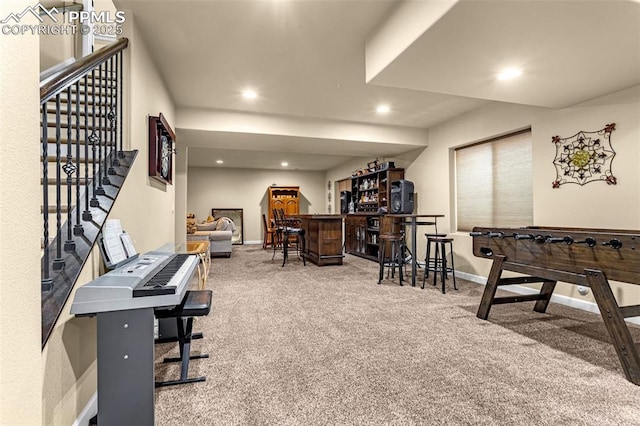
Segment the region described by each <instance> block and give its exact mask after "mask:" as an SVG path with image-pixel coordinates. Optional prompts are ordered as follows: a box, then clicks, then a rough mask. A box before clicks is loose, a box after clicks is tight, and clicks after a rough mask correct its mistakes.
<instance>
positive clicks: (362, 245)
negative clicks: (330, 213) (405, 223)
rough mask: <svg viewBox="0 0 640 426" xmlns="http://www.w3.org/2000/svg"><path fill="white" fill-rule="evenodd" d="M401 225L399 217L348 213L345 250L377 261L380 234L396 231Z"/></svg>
mask: <svg viewBox="0 0 640 426" xmlns="http://www.w3.org/2000/svg"><path fill="white" fill-rule="evenodd" d="M401 226H402V225H401V221H400V220H399V219H397V218H393V217H389V216H384V215H378V214H366V213H356V214H350V215H348V216H347V217H346V219H345V251H346V252H347V253H349V254H354V255H356V256H360V257H364V258H366V259H370V260H375V261H377V260H378V253H379V251H378V249H379V247H380V234H381V233H398V232H400V228H401ZM385 251H386V250H385ZM388 254H389V253H387V255H388Z"/></svg>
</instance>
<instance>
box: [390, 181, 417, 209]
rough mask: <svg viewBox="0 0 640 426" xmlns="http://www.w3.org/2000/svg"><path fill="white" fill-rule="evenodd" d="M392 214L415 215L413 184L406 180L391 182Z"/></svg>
mask: <svg viewBox="0 0 640 426" xmlns="http://www.w3.org/2000/svg"><path fill="white" fill-rule="evenodd" d="M391 213H400V214H402V213H405V214H408V213H413V182H411V181H408V180H404V179H401V180H396V181H393V182H391Z"/></svg>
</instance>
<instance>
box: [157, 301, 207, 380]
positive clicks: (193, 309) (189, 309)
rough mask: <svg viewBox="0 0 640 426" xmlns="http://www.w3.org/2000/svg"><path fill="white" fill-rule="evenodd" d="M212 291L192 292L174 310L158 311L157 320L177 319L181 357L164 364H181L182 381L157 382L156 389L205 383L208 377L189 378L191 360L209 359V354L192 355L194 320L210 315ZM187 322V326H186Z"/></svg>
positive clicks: (166, 361) (164, 360)
mask: <svg viewBox="0 0 640 426" xmlns="http://www.w3.org/2000/svg"><path fill="white" fill-rule="evenodd" d="M212 297H213V293H212V291H211V290H191V291H187V294H186V295H185V296H184V298H183V299H182V303H181V304H180V305H178V306H176V307H175V308H173V309H164V310H163V309H157V310H156V311H155V315H156V318H176V322H177V327H178V345H179V349H180V356H179V357H166V358H164V359H163V360H162V362H165V363H168V362H180V363H181V364H182V365H181V368H180V379H178V380H168V381H163V382H156V384H155V385H156V387H163V386H173V385H180V384H183V383H194V382H204V381H205V380H206V377H204V376H202V377H195V378H191V379H190V378H189V360H192V359H201V358H209V354H199V355H191V340H192V339H193V338H194V336H193V333H192V331H193V318H194V317H203V316H207V315H209V312H210V311H211V300H212ZM185 322H186V324H185Z"/></svg>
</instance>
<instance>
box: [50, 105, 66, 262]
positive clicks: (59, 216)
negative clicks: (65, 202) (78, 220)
mask: <svg viewBox="0 0 640 426" xmlns="http://www.w3.org/2000/svg"><path fill="white" fill-rule="evenodd" d="M61 121H62V120H61V118H60V94H57V95H56V235H57V236H58V238H56V257H55V258H54V259H53V264H52V265H51V267H52V269H53V270H54V271H62V270H63V269H64V259H63V258H62V238H61V235H60V229H61V228H62V224H61V220H62V214H61V213H62V206H61V204H62V202H61V200H60V197H61V194H60V170H61V169H60V157H61V155H60V147H61V142H62V141H61V136H60V122H61ZM47 210H48V208H47Z"/></svg>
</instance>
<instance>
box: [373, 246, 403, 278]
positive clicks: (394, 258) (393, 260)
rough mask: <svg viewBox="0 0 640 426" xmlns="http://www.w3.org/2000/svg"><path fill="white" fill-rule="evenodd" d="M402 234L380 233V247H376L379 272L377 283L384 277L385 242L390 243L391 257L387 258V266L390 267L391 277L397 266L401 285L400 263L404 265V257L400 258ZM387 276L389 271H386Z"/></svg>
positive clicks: (401, 272)
mask: <svg viewBox="0 0 640 426" xmlns="http://www.w3.org/2000/svg"><path fill="white" fill-rule="evenodd" d="M402 239H403V237H402V235H401V234H380V247H379V248H378V263H379V264H380V273H379V276H378V284H380V283H381V282H382V278H383V277H384V267H385V256H384V252H385V250H386V247H387V244H391V257H390V259H389V264H388V266H389V267H390V268H391V277H392V278H393V277H394V275H395V271H396V266H397V267H398V277H399V279H400V285H402V275H403V271H402V265H404V259H402ZM387 276H389V273H388V271H387Z"/></svg>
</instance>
